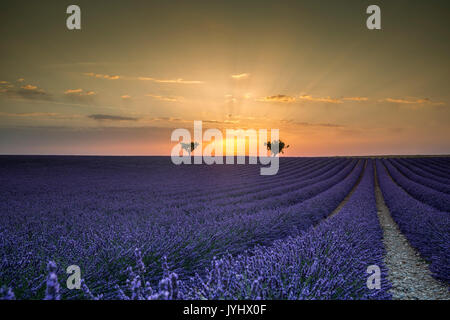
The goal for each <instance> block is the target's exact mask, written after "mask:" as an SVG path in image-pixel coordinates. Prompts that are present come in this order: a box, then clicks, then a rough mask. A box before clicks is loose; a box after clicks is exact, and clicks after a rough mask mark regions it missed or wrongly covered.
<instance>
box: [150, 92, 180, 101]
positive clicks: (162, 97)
mask: <svg viewBox="0 0 450 320" xmlns="http://www.w3.org/2000/svg"><path fill="white" fill-rule="evenodd" d="M145 96H146V97H150V98H153V99H156V100H160V101H168V102H177V101H179V98H177V97H165V96H160V95H156V94H146V95H145Z"/></svg>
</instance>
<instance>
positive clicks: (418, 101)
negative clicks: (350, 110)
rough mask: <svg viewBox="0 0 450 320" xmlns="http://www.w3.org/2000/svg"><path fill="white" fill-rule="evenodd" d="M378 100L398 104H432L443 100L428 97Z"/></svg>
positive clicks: (441, 103)
mask: <svg viewBox="0 0 450 320" xmlns="http://www.w3.org/2000/svg"><path fill="white" fill-rule="evenodd" d="M379 101H380V102H391V103H399V104H409V105H424V104H432V105H443V104H445V103H444V102H433V101H431V99H429V98H424V99H404V98H386V99H381V100H379Z"/></svg>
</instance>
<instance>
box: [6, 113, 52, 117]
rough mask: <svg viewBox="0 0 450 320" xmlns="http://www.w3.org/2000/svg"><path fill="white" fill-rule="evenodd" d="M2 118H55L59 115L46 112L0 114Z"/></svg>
mask: <svg viewBox="0 0 450 320" xmlns="http://www.w3.org/2000/svg"><path fill="white" fill-rule="evenodd" d="M0 115H1V116H4V117H24V118H28V117H30V118H33V117H54V116H57V115H58V113H45V112H25V113H10V112H0Z"/></svg>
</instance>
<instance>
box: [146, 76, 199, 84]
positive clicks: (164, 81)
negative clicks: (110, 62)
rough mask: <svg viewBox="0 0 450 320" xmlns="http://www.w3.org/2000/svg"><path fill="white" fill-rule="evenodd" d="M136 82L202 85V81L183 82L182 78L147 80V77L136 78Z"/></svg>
mask: <svg viewBox="0 0 450 320" xmlns="http://www.w3.org/2000/svg"><path fill="white" fill-rule="evenodd" d="M138 80H141V81H152V82H157V83H177V84H202V83H204V82H203V81H199V80H184V79H182V78H179V79H156V78H149V77H138Z"/></svg>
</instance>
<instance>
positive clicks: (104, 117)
mask: <svg viewBox="0 0 450 320" xmlns="http://www.w3.org/2000/svg"><path fill="white" fill-rule="evenodd" d="M88 118H90V119H93V120H98V121H102V120H109V121H137V120H139V119H138V118H132V117H124V116H114V115H109V114H91V115H89V116H88Z"/></svg>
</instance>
